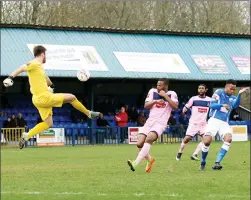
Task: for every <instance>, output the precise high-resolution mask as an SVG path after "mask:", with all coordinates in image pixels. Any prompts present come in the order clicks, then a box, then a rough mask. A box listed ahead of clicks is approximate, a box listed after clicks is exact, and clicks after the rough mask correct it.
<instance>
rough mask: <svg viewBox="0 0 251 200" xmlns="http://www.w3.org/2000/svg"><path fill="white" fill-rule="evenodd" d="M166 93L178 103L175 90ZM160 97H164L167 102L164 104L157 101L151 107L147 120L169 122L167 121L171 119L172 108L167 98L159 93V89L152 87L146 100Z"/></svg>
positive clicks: (149, 100)
mask: <svg viewBox="0 0 251 200" xmlns="http://www.w3.org/2000/svg"><path fill="white" fill-rule="evenodd" d="M166 94H167V95H168V96H169V97H170V98H171V99H172V100H173V101H174V102H176V103H178V97H177V94H176V93H175V92H174V91H168V92H167V93H166ZM160 99H163V100H164V101H165V103H164V104H159V103H156V104H155V105H153V107H152V108H151V109H150V114H149V118H148V119H147V121H158V122H160V123H163V124H167V121H168V120H169V117H170V114H171V112H172V108H171V106H170V105H169V103H168V102H167V100H165V99H164V97H161V96H160V95H159V94H158V91H157V89H154V88H152V89H151V90H150V91H149V92H148V95H147V97H146V100H145V102H151V101H153V100H160Z"/></svg>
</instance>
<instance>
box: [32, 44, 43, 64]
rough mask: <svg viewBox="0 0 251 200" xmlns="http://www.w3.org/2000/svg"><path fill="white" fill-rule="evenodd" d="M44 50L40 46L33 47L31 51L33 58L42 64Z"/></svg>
mask: <svg viewBox="0 0 251 200" xmlns="http://www.w3.org/2000/svg"><path fill="white" fill-rule="evenodd" d="M45 52H46V48H45V47H43V46H42V45H38V46H35V47H34V49H33V54H34V57H35V58H40V59H41V62H42V63H45V62H46V55H45Z"/></svg>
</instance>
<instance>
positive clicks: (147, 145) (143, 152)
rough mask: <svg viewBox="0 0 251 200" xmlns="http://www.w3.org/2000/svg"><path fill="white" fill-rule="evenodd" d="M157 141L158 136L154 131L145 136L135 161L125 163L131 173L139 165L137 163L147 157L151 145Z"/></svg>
mask: <svg viewBox="0 0 251 200" xmlns="http://www.w3.org/2000/svg"><path fill="white" fill-rule="evenodd" d="M157 139H158V134H157V133H156V132H154V131H151V132H150V133H149V134H148V135H147V137H146V140H145V143H144V145H143V147H142V149H141V150H140V152H139V154H138V157H137V158H136V160H135V161H133V162H132V161H129V160H128V162H127V163H128V165H129V167H130V168H131V170H132V171H135V168H136V167H137V166H138V165H139V163H140V162H141V161H142V160H143V159H144V158H145V157H146V156H147V154H149V151H150V149H151V145H152V144H153V142H154V141H156V140H157Z"/></svg>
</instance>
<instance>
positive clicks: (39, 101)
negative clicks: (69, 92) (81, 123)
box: [32, 92, 64, 121]
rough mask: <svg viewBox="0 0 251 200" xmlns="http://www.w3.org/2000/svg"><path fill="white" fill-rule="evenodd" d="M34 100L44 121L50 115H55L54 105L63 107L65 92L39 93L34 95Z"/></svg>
mask: <svg viewBox="0 0 251 200" xmlns="http://www.w3.org/2000/svg"><path fill="white" fill-rule="evenodd" d="M32 102H33V104H34V105H35V106H36V108H37V109H38V111H39V114H40V116H41V118H42V120H43V121H44V120H45V119H46V118H47V117H48V116H50V115H53V113H52V108H53V107H62V105H63V102H64V94H61V93H58V94H53V93H51V92H43V93H41V94H39V95H33V97H32Z"/></svg>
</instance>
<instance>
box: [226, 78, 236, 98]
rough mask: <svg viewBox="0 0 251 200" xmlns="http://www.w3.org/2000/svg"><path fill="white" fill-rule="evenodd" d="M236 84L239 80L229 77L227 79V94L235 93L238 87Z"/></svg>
mask: <svg viewBox="0 0 251 200" xmlns="http://www.w3.org/2000/svg"><path fill="white" fill-rule="evenodd" d="M236 84H237V82H236V81H235V80H233V79H229V80H227V81H226V85H225V92H226V93H227V95H233V93H234V91H235V89H236Z"/></svg>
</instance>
